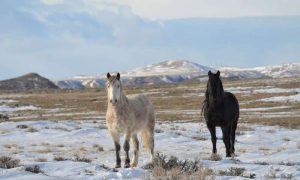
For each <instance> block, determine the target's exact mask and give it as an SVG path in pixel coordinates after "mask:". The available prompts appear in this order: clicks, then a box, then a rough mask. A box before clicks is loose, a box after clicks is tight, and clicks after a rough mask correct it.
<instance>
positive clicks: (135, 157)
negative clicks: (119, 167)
mask: <svg viewBox="0 0 300 180" xmlns="http://www.w3.org/2000/svg"><path fill="white" fill-rule="evenodd" d="M131 140H132V143H133V157H132V162H131V165H130V166H131V167H136V166H137V165H138V161H139V140H138V138H137V135H136V134H134V135H132V136H131Z"/></svg>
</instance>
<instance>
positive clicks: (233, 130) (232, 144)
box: [230, 124, 237, 155]
mask: <svg viewBox="0 0 300 180" xmlns="http://www.w3.org/2000/svg"><path fill="white" fill-rule="evenodd" d="M236 127H237V124H234V125H232V127H231V132H230V144H231V146H230V154H231V155H234V143H235V131H236Z"/></svg>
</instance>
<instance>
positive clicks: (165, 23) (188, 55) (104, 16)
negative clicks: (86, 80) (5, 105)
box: [0, 0, 300, 79]
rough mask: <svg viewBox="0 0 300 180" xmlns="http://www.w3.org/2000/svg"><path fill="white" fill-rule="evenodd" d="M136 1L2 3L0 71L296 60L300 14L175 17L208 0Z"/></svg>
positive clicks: (56, 73) (50, 72)
mask: <svg viewBox="0 0 300 180" xmlns="http://www.w3.org/2000/svg"><path fill="white" fill-rule="evenodd" d="M254 1H255V0H254ZM141 2H144V4H141V5H139V3H140V1H126V0H124V1H117V0H101V1H98V0H97V1H96V0H89V1H86V0H56V1H50V0H43V1H40V0H31V1H18V0H4V1H1V2H0V12H1V13H3V14H5V15H2V16H0V63H1V66H0V77H1V78H2V79H5V78H9V77H12V76H17V75H21V74H23V73H26V72H30V71H34V72H39V73H41V74H43V75H46V76H47V77H50V78H60V77H65V76H71V75H74V74H97V73H103V72H107V71H123V70H127V69H130V68H135V67H139V66H143V65H146V64H150V63H155V62H159V61H162V60H167V59H178V58H180V59H188V60H192V61H196V62H198V63H200V64H203V65H231V66H256V65H266V64H270V63H282V62H284V61H286V60H287V59H288V60H289V61H297V60H299V57H300V55H299V53H297V52H295V50H296V49H298V47H299V46H300V37H299V36H298V33H299V27H300V24H299V22H300V16H286V17H284V16H280V17H252V18H199V17H198V15H197V14H195V17H197V18H188V19H176V18H183V16H181V15H183V10H184V11H186V12H187V11H188V9H189V8H188V7H189V6H192V5H191V3H198V4H196V5H197V6H196V5H195V7H192V8H194V9H195V10H193V9H190V10H191V12H187V14H189V13H192V12H196V9H197V8H198V7H200V4H199V3H200V2H201V3H204V4H202V5H203V7H202V6H201V8H204V7H207V8H208V7H209V6H208V5H207V6H204V5H205V3H206V4H207V3H208V2H206V1H199V2H198V1H197V2H196V1H188V2H187V3H186V4H182V3H181V1H180V2H179V1H178V2H176V0H175V1H167V0H162V1H156V0H154V1H141ZM150 2H152V4H149V3H150ZM171 2H174V4H172V3H171ZM230 2H231V1H228V3H229V5H230ZM247 2H248V1H247V0H245V3H247ZM161 3H164V4H161ZM209 3H210V2H209ZM222 3H224V2H223V1H220V3H219V4H211V5H210V6H221V5H223V4H222ZM142 5H143V6H147V7H149V10H151V9H155V7H156V11H157V13H158V15H159V14H160V13H162V15H161V16H160V17H161V18H159V19H169V20H150V19H156V18H153V17H151V16H150V15H149V16H145V15H142V14H141V13H139V12H137V10H136V8H138V9H141V10H142V9H143V8H142V7H141V8H139V6H142ZM229 5H228V6H229ZM231 5H232V4H231ZM269 5H270V6H272V4H271V3H270V4H269ZM177 6H178V7H177ZM179 6H181V8H179ZM236 6H237V7H238V8H237V9H239V8H242V7H243V6H242V5H239V4H236ZM158 7H159V8H158ZM167 7H169V8H170V9H173V10H169V9H168V8H167ZM226 7H227V6H225V7H224V8H225V10H226ZM145 8H146V7H145ZM165 8H166V9H165ZM201 8H200V9H201ZM218 8H220V7H218ZM275 9H276V8H275ZM153 11H154V10H153ZM167 11H170V14H169V15H170V16H169V15H168V18H166V17H167V16H165V15H166V14H168V13H169V12H167ZM173 11H177V12H178V13H177V14H178V17H175V16H173V15H172V12H173ZM149 12H150V11H149ZM151 12H152V11H151ZM212 12H213V11H212ZM150 14H151V13H150ZM176 16H177V15H176ZM179 16H180V17H179ZM193 16H194V15H193ZM169 17H170V18H169ZM171 17H172V18H171ZM174 18H175V19H174ZM285 57H286V58H285Z"/></svg>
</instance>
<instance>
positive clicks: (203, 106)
mask: <svg viewBox="0 0 300 180" xmlns="http://www.w3.org/2000/svg"><path fill="white" fill-rule="evenodd" d="M206 103H207V100H206V99H205V100H204V101H203V102H202V109H201V116H202V115H203V111H204V108H205V105H206Z"/></svg>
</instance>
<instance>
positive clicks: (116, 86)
mask: <svg viewBox="0 0 300 180" xmlns="http://www.w3.org/2000/svg"><path fill="white" fill-rule="evenodd" d="M121 85H122V84H121V81H120V73H118V74H117V75H116V76H111V75H110V74H109V73H107V82H106V90H107V97H108V101H109V102H110V103H111V104H112V105H116V104H117V103H118V102H120V100H121V93H122V92H121V89H122V88H121Z"/></svg>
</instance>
